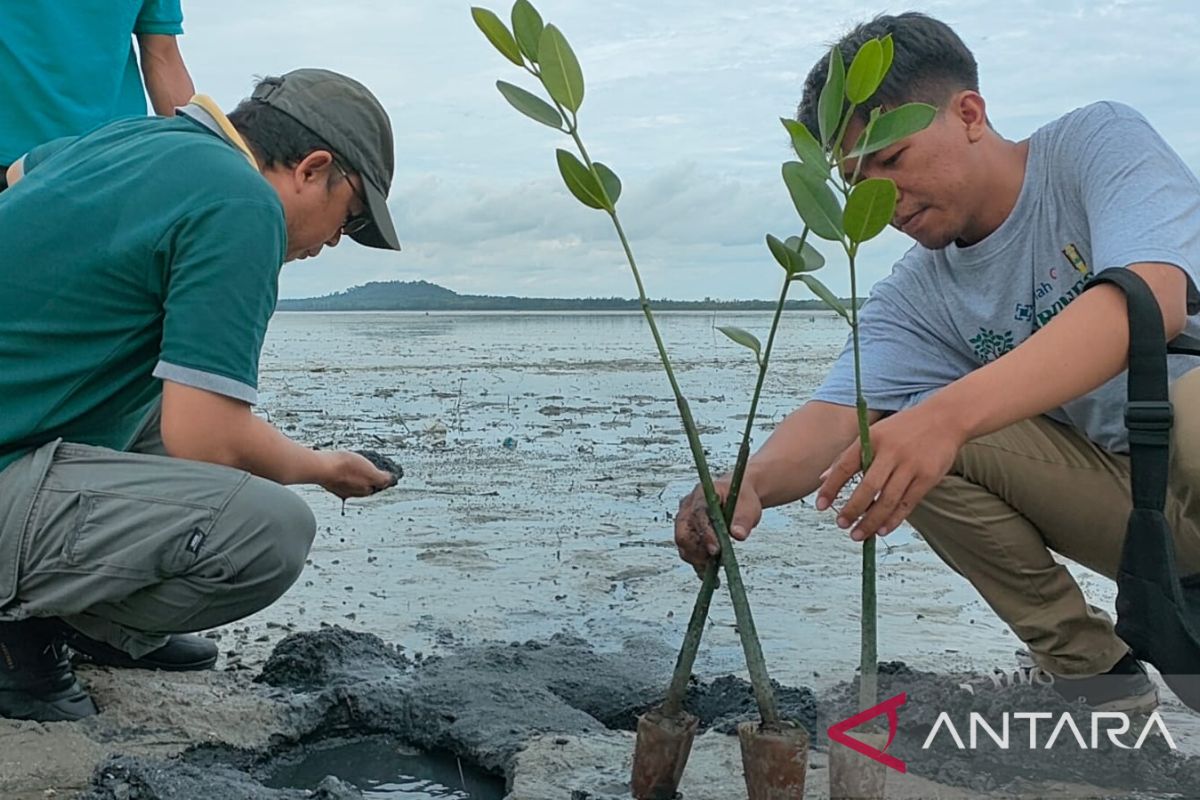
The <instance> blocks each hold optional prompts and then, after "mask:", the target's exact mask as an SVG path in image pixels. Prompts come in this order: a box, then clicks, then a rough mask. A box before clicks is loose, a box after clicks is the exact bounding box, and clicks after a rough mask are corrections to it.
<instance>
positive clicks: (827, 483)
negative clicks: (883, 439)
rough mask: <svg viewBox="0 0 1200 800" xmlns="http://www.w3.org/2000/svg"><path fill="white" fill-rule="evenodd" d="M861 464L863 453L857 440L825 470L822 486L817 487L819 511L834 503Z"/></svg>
mask: <svg viewBox="0 0 1200 800" xmlns="http://www.w3.org/2000/svg"><path fill="white" fill-rule="evenodd" d="M861 464H862V455H861V452H860V450H859V443H858V442H855V443H854V444H852V445H850V446H849V447H847V448H846V449H845V450H843V451H842V454H841V455H840V456H838V457H837V460H835V461H834V462H833V463H832V464H831V465H830V466H829V469H827V470H825V473H824V476H823V478H822V480H821V486H820V488H818V489H817V511H824V510H825V509H827V508H829V507H830V506H832V505H833V501H834V499H836V498H837V496H838V492H840V491H841V490H842V487H843V486H845V485H846V481H848V480H850V478H852V477H853V476H854V475H855V474H856V473H857V472H858V469H859V466H860V465H861Z"/></svg>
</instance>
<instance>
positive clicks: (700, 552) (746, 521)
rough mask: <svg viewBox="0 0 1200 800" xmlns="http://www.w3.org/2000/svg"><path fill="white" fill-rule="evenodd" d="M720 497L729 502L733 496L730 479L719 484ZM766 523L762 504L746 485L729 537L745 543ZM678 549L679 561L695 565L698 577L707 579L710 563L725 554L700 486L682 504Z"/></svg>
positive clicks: (677, 536)
mask: <svg viewBox="0 0 1200 800" xmlns="http://www.w3.org/2000/svg"><path fill="white" fill-rule="evenodd" d="M715 488H716V490H717V496H718V497H720V498H721V501H722V502H724V501H725V496H726V495H727V494H728V492H729V479H728V478H722V479H721V480H719V481H716V486H715ZM760 519H762V503H761V502H760V501H759V499H758V494H757V493H756V492H755V491H754V488H753V487H752V486H750V484H749V482H743V483H742V488H741V491H740V492H739V493H738V504H737V510H736V512H735V513H734V515H733V524H732V525H730V527H729V533H730V535H732V536H733V538H734V539H737V540H738V541H743V540H745V539H746V537H747V536H749V535H750V531H752V530H753V529H754V526H755V525H757V524H758V522H759V520H760ZM675 547H676V548H677V549H678V550H679V557H680V558H682V559H683V560H684V561H686V562H688V563H689V564H691V565H692V566H693V567H694V568H695V570H696V574H697V575H700V576H703V574H704V568H705V567H706V566H708V562H709V561H711V560H712V559H714V558H716V557H717V556H718V555H719V554H720V552H721V545H720V543H719V542H718V541H717V534H716V532H715V531H714V530H713V527H712V522H711V521H710V520H709V517H708V504H707V503H706V502H705V500H704V487H703V486H696V488H695V489H693V490H692V492H691V494H689V495H687V496H686V497H684V498H683V499H682V500H680V501H679V513H678V514H677V515H676V516H675Z"/></svg>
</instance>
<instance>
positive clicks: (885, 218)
mask: <svg viewBox="0 0 1200 800" xmlns="http://www.w3.org/2000/svg"><path fill="white" fill-rule="evenodd" d="M894 213H896V184H894V183H892V181H891V179H890V178H868V179H867V180H865V181H859V182H858V183H856V184H855V185H854V188H853V189H851V190H850V197H848V198H847V199H846V211H845V213H844V215H843V225H844V227H845V229H846V236H848V237H850V241H852V242H854V243H855V244H861V243H862V242H866V241H869V240H870V239H874V238H875V237H876V236H878V235H879V234H880V233H881V232H882V231H883V229H884V228H886V227H887V225H888V223H889V222H891V221H892V215H893V214H894Z"/></svg>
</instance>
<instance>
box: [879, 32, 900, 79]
mask: <svg viewBox="0 0 1200 800" xmlns="http://www.w3.org/2000/svg"><path fill="white" fill-rule="evenodd" d="M880 44H882V45H883V63H882V64H881V65H880V66H879V82H880V83H883V81H884V78H886V77H887V74H888V70H890V69H891V68H892V58H893V57H894V56H895V55H896V45H895V43H894V42H892V35H891V34H890V33H889V34H888V35H887V36H885V37H883V41H882V42H880Z"/></svg>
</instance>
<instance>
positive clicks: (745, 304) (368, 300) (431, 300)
mask: <svg viewBox="0 0 1200 800" xmlns="http://www.w3.org/2000/svg"><path fill="white" fill-rule="evenodd" d="M650 302H651V304H652V305H653V306H654V308H656V309H660V310H666V311H708V310H724V311H768V310H773V309H774V308H775V306H776V303H775V301H774V300H718V299H713V298H708V297H706V298H705V299H703V300H670V299H667V298H662V299H659V300H651V301H650ZM843 303H845V304H848V303H849V300H844V301H843ZM786 307H787V308H788V309H789V310H794V311H827V310H828V307H827V306H826V305H825V303H824V302H823V301H821V300H789V301H788V303H787V306H786ZM640 308H641V303H640V301H638V300H636V299H631V298H626V297H516V296H511V295H506V296H499V295H486V294H459V293H458V292H455V291H453V290H451V289H447V288H445V287H443V286H438V285H437V284H436V283H430V282H428V281H373V282H371V283H366V284H363V285H362V286H355V287H352V288H350V289H346V290H344V291H341V292H334V293H333V294H328V295H323V296H321V297H306V298H299V299H283V300H280V301H279V304H278V306H277V310H279V311H636V310H638V309H640Z"/></svg>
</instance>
